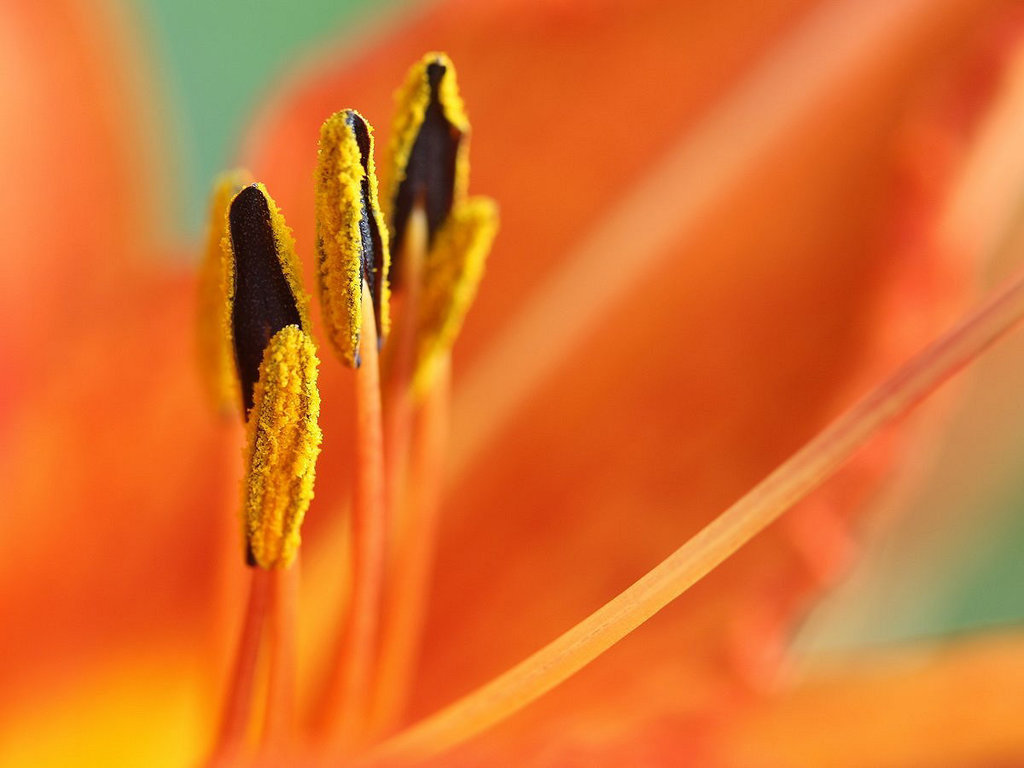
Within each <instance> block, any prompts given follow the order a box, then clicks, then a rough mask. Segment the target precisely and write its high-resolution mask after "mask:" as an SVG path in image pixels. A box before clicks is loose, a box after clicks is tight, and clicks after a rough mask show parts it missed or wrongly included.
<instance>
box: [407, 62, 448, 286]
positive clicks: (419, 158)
mask: <svg viewBox="0 0 1024 768" xmlns="http://www.w3.org/2000/svg"><path fill="white" fill-rule="evenodd" d="M446 73H447V68H446V67H445V66H444V64H442V63H441V62H438V61H435V62H431V63H430V64H428V65H427V68H426V75H427V82H428V84H429V86H430V102H429V103H428V105H427V109H426V112H425V113H424V115H423V123H422V124H421V125H420V129H419V132H418V133H417V134H416V140H415V141H414V142H413V146H412V151H411V152H410V153H409V162H408V163H407V164H406V167H405V178H404V180H403V181H402V182H401V184H399V186H398V191H397V193H396V195H395V200H394V207H393V211H394V215H393V220H392V227H393V228H394V238H393V240H392V243H391V253H392V254H393V258H392V260H391V273H390V275H389V279H390V281H391V284H392V286H396V285H398V283H399V282H400V272H401V270H400V269H399V268H398V267H397V264H398V261H399V259H398V256H399V255H400V254H401V252H402V241H403V239H404V236H405V228H406V225H407V224H408V222H409V216H410V215H411V213H412V209H413V206H415V205H417V204H418V203H420V204H422V205H424V207H425V209H426V214H427V241H428V242H433V239H434V235H435V234H436V232H437V230H438V229H439V228H440V227H441V225H442V224H443V223H444V222H445V220H446V219H447V218H448V215H449V213H450V212H451V209H452V201H453V198H454V194H455V177H456V160H457V158H458V152H459V144H460V143H461V141H462V137H463V134H462V131H460V130H459V129H458V128H456V127H455V126H454V125H452V124H451V123H450V122H449V120H448V118H447V117H445V113H444V107H443V105H442V104H441V99H440V88H441V81H442V80H443V79H444V76H445V74H446Z"/></svg>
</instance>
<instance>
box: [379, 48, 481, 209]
mask: <svg viewBox="0 0 1024 768" xmlns="http://www.w3.org/2000/svg"><path fill="white" fill-rule="evenodd" d="M431 64H439V65H440V66H442V67H444V70H445V73H444V76H443V77H442V78H441V82H440V84H439V85H438V89H437V99H438V103H439V104H440V106H441V110H442V112H443V113H444V116H445V119H446V120H447V121H448V122H449V123H450V124H451V125H452V126H453V127H454V128H455V129H456V130H458V131H459V132H460V133H461V134H462V140H461V141H460V142H459V148H458V151H457V154H456V157H455V189H454V193H453V196H452V199H453V200H456V201H458V200H461V199H462V198H463V197H465V195H466V190H467V188H468V186H469V118H468V117H467V116H466V108H465V105H464V104H463V102H462V96H461V95H460V94H459V85H458V80H457V78H456V76H455V65H453V64H452V62H451V59H449V58H448V56H447V55H446V54H444V53H437V52H433V53H428V54H426V55H425V56H424V57H423V58H422V59H420V60H419V61H418V62H417V63H416V64H414V65H413V66H412V67H411V68H410V69H409V73H408V75H406V78H405V82H404V83H403V84H402V86H401V87H400V88H399V89H398V91H397V92H396V93H395V108H396V111H395V120H394V123H393V125H392V130H391V143H390V146H389V147H388V155H389V158H390V162H391V166H390V168H389V169H388V172H389V176H388V196H387V199H386V200H385V213H386V215H387V219H388V221H391V222H393V221H394V210H393V206H394V204H395V200H396V199H397V197H398V187H399V186H400V185H401V183H402V182H403V181H405V169H406V168H407V167H408V165H409V156H410V155H411V154H412V148H413V145H414V144H415V143H416V137H417V136H418V135H419V132H420V127H421V126H422V125H423V120H424V117H425V116H426V113H427V107H428V106H430V97H431V93H430V91H431V89H430V80H429V78H428V75H427V68H428V67H429V66H430V65H431Z"/></svg>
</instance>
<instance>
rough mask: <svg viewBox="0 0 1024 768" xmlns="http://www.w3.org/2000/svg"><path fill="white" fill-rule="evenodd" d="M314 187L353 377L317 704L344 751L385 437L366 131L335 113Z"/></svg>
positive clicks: (362, 635)
mask: <svg viewBox="0 0 1024 768" xmlns="http://www.w3.org/2000/svg"><path fill="white" fill-rule="evenodd" d="M316 178H317V190H316V201H317V203H316V213H317V245H318V252H319V270H318V274H319V283H320V294H321V304H322V307H323V310H324V314H325V321H326V324H327V327H328V333H329V335H330V337H331V343H332V346H333V348H334V350H335V352H336V353H337V354H338V356H339V358H340V359H341V360H342V361H343V362H345V363H347V364H348V365H350V366H354V367H355V368H356V371H355V390H356V391H355V395H356V396H355V408H356V414H355V417H356V418H355V422H356V470H355V487H354V489H353V505H352V594H351V600H350V602H349V606H348V613H347V614H346V616H345V621H344V625H343V629H342V633H341V637H340V639H339V643H338V645H337V647H336V650H335V656H334V659H333V664H332V668H331V671H330V673H329V676H328V681H327V685H326V689H325V693H324V697H325V700H324V703H323V704H322V706H321V723H320V725H321V727H322V728H324V729H325V731H326V733H327V735H328V736H329V737H331V738H336V739H337V741H338V742H339V743H340V744H341V745H342V746H344V747H346V748H349V747H351V746H353V745H354V744H357V743H358V742H359V740H360V739H361V738H362V737H363V736H364V734H365V723H366V716H367V709H368V707H369V699H370V691H371V685H372V677H373V670H374V663H375V660H376V651H377V634H378V623H379V614H380V595H381V584H382V580H383V569H384V548H385V513H384V438H383V426H382V416H381V393H380V372H379V359H378V357H379V356H378V348H379V346H380V342H381V341H382V338H381V336H379V335H378V334H379V333H381V334H382V333H386V332H387V328H388V320H387V314H388V288H387V274H388V267H389V260H390V256H389V250H388V238H387V231H386V229H385V228H384V226H383V220H382V219H381V216H380V211H379V209H378V206H377V180H376V175H375V172H374V163H373V142H372V128H371V127H370V126H369V124H368V123H366V121H365V120H363V118H362V117H361V116H359V114H358V113H356V112H354V111H352V110H346V111H342V112H338V113H336V114H334V115H333V116H332V117H330V118H328V120H327V121H326V122H325V123H324V125H323V127H322V128H321V131H320V151H319V155H318V168H317V176H316Z"/></svg>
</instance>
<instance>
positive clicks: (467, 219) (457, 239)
mask: <svg viewBox="0 0 1024 768" xmlns="http://www.w3.org/2000/svg"><path fill="white" fill-rule="evenodd" d="M497 232H498V206H497V204H496V203H495V202H494V201H493V200H491V199H490V198H487V197H472V198H469V199H468V200H465V201H463V202H462V203H459V204H457V205H455V206H454V207H453V208H452V212H451V215H450V216H449V217H448V220H447V221H446V222H445V224H444V226H442V227H441V229H440V230H439V231H438V233H437V238H436V239H435V241H434V246H433V247H432V248H431V249H430V253H429V254H428V256H427V263H426V266H425V269H424V285H423V296H422V300H421V303H420V312H419V320H418V329H417V334H416V335H417V339H418V354H417V364H416V372H415V374H414V377H413V389H414V391H415V392H416V393H417V395H422V394H423V393H424V392H425V391H426V389H427V388H428V387H429V385H430V383H431V382H432V381H433V378H434V375H435V374H436V372H437V364H438V362H439V361H440V360H441V359H442V357H443V356H444V355H446V354H447V353H448V352H450V351H451V348H452V345H453V344H454V343H455V339H456V337H457V336H458V335H459V331H460V330H462V322H463V320H464V319H465V317H466V313H467V312H468V311H469V307H470V306H471V305H472V303H473V299H474V298H476V292H477V288H478V287H479V285H480V280H481V279H482V278H483V274H484V266H485V264H486V262H487V254H488V253H490V250H491V244H492V243H493V242H494V237H495V235H496V234H497Z"/></svg>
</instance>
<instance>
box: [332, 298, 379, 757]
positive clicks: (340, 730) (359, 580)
mask: <svg viewBox="0 0 1024 768" xmlns="http://www.w3.org/2000/svg"><path fill="white" fill-rule="evenodd" d="M362 311H363V324H362V337H361V340H360V356H361V359H362V362H361V364H360V366H359V368H357V369H356V372H355V376H356V382H355V385H356V479H355V488H354V493H353V506H352V594H351V600H350V602H349V608H348V614H347V615H346V617H345V622H344V628H343V631H342V637H341V643H340V645H339V646H338V649H337V653H338V656H337V657H336V659H335V664H334V669H333V670H332V673H331V678H330V680H329V681H328V690H327V694H326V701H325V706H324V710H323V717H324V721H323V724H324V726H325V727H326V728H327V729H330V730H333V731H334V732H333V733H331V734H329V736H331V737H332V738H336V739H337V741H338V742H339V743H340V744H341V745H342V746H344V747H346V748H350V747H352V746H354V745H356V744H358V742H359V741H360V740H361V738H362V735H363V733H364V728H365V718H366V709H367V705H368V702H369V696H370V686H371V681H372V672H373V668H374V662H375V659H376V643H377V625H378V618H379V612H380V596H381V580H382V577H383V569H384V450H383V429H382V426H381V399H380V373H379V369H378V355H377V333H376V322H375V318H374V312H373V303H372V294H371V292H370V290H369V288H368V287H367V285H366V283H365V282H364V283H363V290H362Z"/></svg>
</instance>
